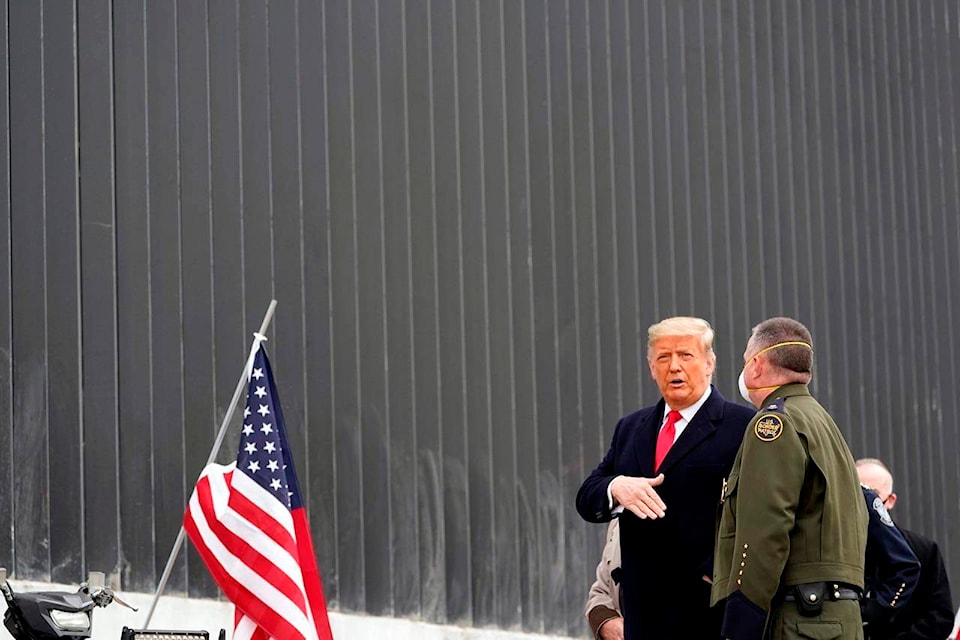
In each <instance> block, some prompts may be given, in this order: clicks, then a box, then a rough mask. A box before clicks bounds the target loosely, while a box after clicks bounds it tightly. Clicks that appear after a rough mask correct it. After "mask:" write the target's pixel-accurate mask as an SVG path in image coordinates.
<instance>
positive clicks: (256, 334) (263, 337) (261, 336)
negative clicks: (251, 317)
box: [253, 331, 270, 344]
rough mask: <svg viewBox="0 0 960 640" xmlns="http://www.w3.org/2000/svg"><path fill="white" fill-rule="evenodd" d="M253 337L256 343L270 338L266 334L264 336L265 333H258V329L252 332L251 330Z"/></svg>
mask: <svg viewBox="0 0 960 640" xmlns="http://www.w3.org/2000/svg"><path fill="white" fill-rule="evenodd" d="M253 337H254V338H256V340H257V343H258V344H259V343H261V342H266V341H267V340H269V339H270V338H268V337H267V336H265V335H263V334H262V333H260V332H259V331H254V332H253Z"/></svg>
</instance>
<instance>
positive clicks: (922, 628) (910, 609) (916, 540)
mask: <svg viewBox="0 0 960 640" xmlns="http://www.w3.org/2000/svg"><path fill="white" fill-rule="evenodd" d="M900 531H901V533H903V537H904V538H906V539H907V543H908V544H909V545H910V547H911V548H912V549H913V552H914V554H916V556H917V558H918V559H919V560H920V581H919V584H917V588H916V590H915V591H914V593H913V596H912V597H911V598H910V599H909V600H908V601H907V603H906V605H905V606H904V607H903V609H902V610H901V611H899V612H898V613H897V614H896V615H895V616H894V618H893V622H892V623H891V624H889V625H884V626H881V627H880V628H878V629H876V630H870V638H871V640H888V639H890V640H892V639H896V640H908V639H909V640H928V639H929V640H943V639H944V638H946V637H947V634H949V633H950V630H951V629H953V599H952V598H951V596H950V581H949V580H948V579H947V569H946V567H945V566H944V564H943V556H942V555H941V554H940V548H939V547H938V546H937V543H936V542H934V541H933V540H931V539H930V538H926V537H924V536H922V535H920V534H917V533H913V532H912V531H908V530H906V529H903V528H901V529H900Z"/></svg>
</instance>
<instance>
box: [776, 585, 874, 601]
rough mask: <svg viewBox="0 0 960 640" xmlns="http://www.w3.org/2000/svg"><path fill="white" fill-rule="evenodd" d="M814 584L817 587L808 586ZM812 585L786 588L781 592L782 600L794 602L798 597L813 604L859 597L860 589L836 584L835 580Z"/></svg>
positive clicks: (857, 598)
mask: <svg viewBox="0 0 960 640" xmlns="http://www.w3.org/2000/svg"><path fill="white" fill-rule="evenodd" d="M814 585H816V587H819V588H816V587H815V588H812V589H811V588H810V587H814ZM814 585H798V587H799V588H797V587H792V588H788V589H787V590H786V591H785V592H784V593H783V601H784V602H796V601H797V600H798V599H802V600H803V601H805V602H806V603H807V604H808V605H815V604H817V602H818V601H822V600H830V601H837V600H859V599H860V591H859V590H858V589H856V588H854V587H850V586H847V585H844V584H837V583H835V582H825V583H814ZM821 585H822V586H821ZM798 592H799V593H798ZM801 594H803V595H801Z"/></svg>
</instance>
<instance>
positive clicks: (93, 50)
mask: <svg viewBox="0 0 960 640" xmlns="http://www.w3.org/2000/svg"><path fill="white" fill-rule="evenodd" d="M76 37H77V41H78V44H79V42H83V43H85V44H84V46H83V47H79V46H78V47H77V78H78V83H77V94H78V100H77V105H78V112H77V129H78V136H79V139H80V141H81V144H80V147H79V169H80V171H79V196H80V202H79V227H80V228H79V243H80V244H79V252H80V256H79V259H80V265H79V266H80V279H79V287H80V291H81V292H82V295H81V297H80V327H81V333H80V346H81V355H82V363H81V366H82V371H81V373H82V386H83V390H84V393H83V407H82V409H83V410H82V415H81V418H80V424H81V425H82V426H81V428H82V432H81V436H82V438H83V440H84V442H86V443H91V444H93V443H96V447H97V448H98V449H99V450H100V451H104V452H111V453H112V455H109V456H102V457H101V458H99V459H98V458H95V457H93V456H86V455H84V456H83V457H82V464H83V515H84V523H83V528H84V536H83V540H84V543H85V545H84V546H85V549H84V554H85V557H86V566H88V567H90V568H91V569H95V570H98V571H103V572H105V573H107V574H109V573H112V572H119V570H120V540H119V535H118V534H119V531H120V504H119V460H118V456H117V451H118V446H119V443H118V440H119V427H120V425H119V420H118V406H119V397H118V393H119V389H118V381H117V348H118V346H117V278H116V269H117V262H116V260H117V259H116V247H115V245H114V242H115V238H116V209H115V207H114V193H115V183H114V166H115V162H114V146H113V141H114V135H113V116H114V113H113V63H112V56H113V47H112V45H113V32H112V9H111V5H110V3H109V2H108V1H107V0H101V1H99V2H89V3H84V4H81V5H78V6H77V36H76ZM208 404H209V403H208ZM82 573H83V572H82V567H77V568H76V570H75V573H74V575H71V576H68V577H66V580H68V581H69V582H73V581H75V580H77V579H79V577H81V576H82Z"/></svg>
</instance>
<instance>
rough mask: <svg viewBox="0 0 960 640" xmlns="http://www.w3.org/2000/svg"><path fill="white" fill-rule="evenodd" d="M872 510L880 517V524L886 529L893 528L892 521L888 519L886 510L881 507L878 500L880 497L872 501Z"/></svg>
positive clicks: (880, 501)
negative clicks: (885, 526)
mask: <svg viewBox="0 0 960 640" xmlns="http://www.w3.org/2000/svg"><path fill="white" fill-rule="evenodd" d="M873 510H874V511H876V512H877V515H878V516H880V522H882V523H883V524H885V525H887V526H888V527H892V526H893V519H892V518H891V517H890V514H889V513H887V508H886V507H885V506H883V500H881V499H880V496H877V497H876V498H874V499H873Z"/></svg>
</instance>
